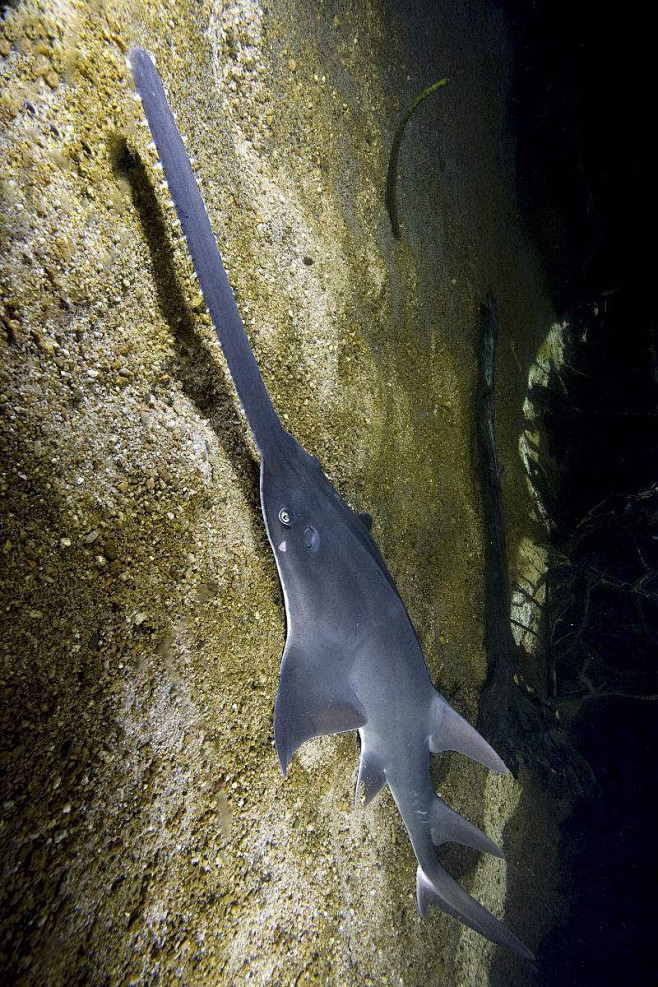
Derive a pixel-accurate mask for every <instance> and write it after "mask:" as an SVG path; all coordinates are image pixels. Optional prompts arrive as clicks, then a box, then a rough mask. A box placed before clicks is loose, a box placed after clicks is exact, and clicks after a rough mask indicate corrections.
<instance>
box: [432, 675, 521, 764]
mask: <svg viewBox="0 0 658 987" xmlns="http://www.w3.org/2000/svg"><path fill="white" fill-rule="evenodd" d="M428 742H429V748H430V750H431V751H432V753H433V754H441V753H443V751H457V752H458V753H459V754H465V755H466V756H467V757H470V758H471V759H472V760H473V761H477V762H478V763H479V764H483V765H484V766H485V768H491V770H492V771H497V772H498V773H499V774H501V775H506V774H509V769H508V768H507V767H506V766H505V763H504V762H503V761H502V760H501V758H499V757H498V755H497V754H496V752H495V750H494V749H493V747H490V746H489V744H488V743H487V742H486V740H485V739H484V737H481V736H480V734H479V733H478V732H477V730H475V729H474V727H472V726H471V725H470V723H468V721H467V720H465V719H464V717H463V716H460V715H459V713H457V712H456V711H455V710H454V709H453V708H452V706H450V705H449V704H448V703H447V702H446V701H445V699H444V698H443V696H440V695H439V693H438V692H437V693H436V694H435V696H434V702H433V703H432V712H431V714H430V729H429V736H428Z"/></svg>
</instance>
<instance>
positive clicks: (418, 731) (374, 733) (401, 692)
mask: <svg viewBox="0 0 658 987" xmlns="http://www.w3.org/2000/svg"><path fill="white" fill-rule="evenodd" d="M129 63H130V66H131V68H132V70H133V74H134V78H135V85H136V89H137V93H138V95H139V97H140V98H141V100H142V103H143V107H144V111H145V114H146V119H147V122H148V125H149V127H150V129H151V133H152V135H153V139H154V142H155V145H156V149H157V152H158V156H159V158H160V162H161V164H162V167H163V169H164V173H165V177H166V179H167V184H168V186H169V190H170V192H171V196H172V199H173V202H174V205H175V207H176V210H177V213H178V217H179V220H180V222H181V226H182V228H183V232H184V234H185V237H186V239H187V243H188V247H189V250H190V253H191V256H192V260H193V263H194V266H195V269H196V273H197V276H198V278H199V282H200V285H201V289H202V291H203V294H204V298H205V301H206V304H207V306H208V310H209V312H210V314H211V316H212V319H213V323H214V325H215V329H216V331H217V335H218V337H219V341H220V343H221V346H222V349H223V351H224V354H225V356H226V360H227V363H228V366H229V370H230V372H231V376H232V378H233V381H234V384H235V387H236V390H237V392H238V395H239V397H240V400H241V403H242V406H243V408H244V410H245V414H246V416H247V420H248V422H249V425H250V427H251V429H252V431H253V434H254V438H255V440H256V444H257V446H258V451H259V454H260V460H261V473H260V492H261V506H262V511H263V517H264V520H265V526H266V529H267V535H268V538H269V542H270V545H271V547H272V551H273V553H274V557H275V560H276V565H277V569H278V572H279V577H280V580H281V585H282V587H283V594H284V600H285V608H286V623H287V637H286V644H285V648H284V652H283V658H282V663H281V676H280V681H279V691H278V695H277V700H276V706H275V713H274V735H275V742H276V748H277V753H278V756H279V760H280V763H281V768H282V770H283V772H284V774H285V773H286V771H287V768H288V765H289V763H290V760H291V758H292V756H293V754H294V752H295V751H296V750H297V748H298V747H300V745H301V744H303V743H304V742H305V741H306V740H308V739H310V738H311V737H316V736H321V735H323V734H333V733H342V732H344V731H347V730H358V731H359V735H360V739H361V764H360V769H359V781H358V783H357V796H356V799H357V803H358V795H359V789H360V787H361V786H362V787H363V789H364V793H365V800H366V803H367V802H369V801H370V800H371V799H372V798H373V797H374V796H375V795H376V794H377V793H378V792H379V791H380V790H381V789H382V788H383V787H384V785H386V784H388V786H389V787H390V789H391V792H392V794H393V798H394V799H395V802H396V804H397V806H398V809H399V811H400V814H401V815H402V818H403V820H404V823H405V826H406V828H407V831H408V833H409V836H410V839H411V843H412V845H413V849H414V853H415V855H416V858H417V861H418V870H417V881H416V887H417V896H418V907H419V910H420V912H421V914H424V913H425V911H426V909H427V907H428V906H429V905H430V904H436V905H438V906H439V907H440V908H442V909H443V910H444V911H446V912H448V913H449V914H450V915H453V916H454V917H455V918H458V919H459V920H460V921H462V922H464V923H465V924H467V925H469V926H471V927H472V928H473V929H476V930H477V931H478V932H480V933H482V934H483V935H484V936H487V937H488V938H489V939H491V940H493V941H494V942H496V943H499V944H500V945H503V946H506V947H507V948H509V949H512V950H514V951H515V952H517V953H519V954H520V955H522V956H524V957H528V958H529V957H531V956H532V954H531V953H530V951H529V950H528V949H527V948H526V947H525V946H524V945H523V943H521V942H520V940H519V939H517V937H516V936H514V935H513V934H512V933H511V932H509V930H508V929H506V928H505V926H504V925H502V924H501V923H500V922H499V921H498V920H497V919H496V918H494V916H493V915H491V914H490V913H489V912H488V911H487V910H486V909H485V908H483V906H482V905H480V904H479V903H478V902H477V901H475V899H474V898H472V897H471V896H470V895H468V894H467V893H466V892H465V891H464V890H463V889H462V888H461V887H460V886H459V884H457V882H456V881H454V880H453V879H452V877H450V875H449V874H448V873H447V871H446V870H445V869H444V868H442V867H441V865H440V864H439V861H438V857H437V853H436V847H437V846H439V845H440V844H442V843H446V842H455V843H461V844H463V845H466V846H471V847H475V848H476V849H478V850H484V851H486V852H488V853H494V854H496V855H498V856H502V853H501V851H500V850H499V849H498V847H497V846H496V845H495V844H494V843H493V842H492V841H491V840H490V839H488V837H486V836H485V835H484V834H483V833H481V832H480V831H479V830H478V829H476V827H475V826H473V825H472V824H471V823H469V822H468V821H467V820H465V819H463V818H462V817H461V816H459V815H458V814H457V813H456V812H454V811H453V810H452V809H450V807H449V806H447V805H446V804H445V803H444V802H443V801H442V800H441V799H440V798H438V797H437V795H436V794H435V792H434V789H433V787H432V784H431V781H430V774H429V760H430V754H431V753H440V752H441V751H446V750H453V751H459V752H461V753H463V754H466V755H468V756H469V757H471V758H474V759H475V760H476V761H479V762H480V763H481V764H484V765H486V766H487V767H489V768H491V769H493V770H494V771H498V772H501V773H506V771H507V769H506V768H505V765H504V764H503V762H502V761H501V759H500V758H499V757H498V755H497V754H496V753H495V752H494V751H493V750H492V748H491V747H490V746H489V745H488V744H487V743H486V741H485V740H484V739H483V738H482V737H481V736H480V735H479V734H478V733H477V732H476V731H475V730H474V729H473V728H472V727H471V726H470V725H469V724H468V723H467V722H466V720H464V719H463V718H462V717H461V716H460V715H459V714H458V713H456V712H455V710H453V709H452V707H451V706H450V705H449V704H448V703H447V702H446V700H445V699H443V697H442V696H441V695H439V693H438V692H437V691H436V690H435V689H434V687H433V685H432V682H431V680H430V677H429V674H428V671H427V666H426V665H425V660H424V658H423V654H422V651H421V648H420V645H419V643H418V639H417V637H416V634H415V632H414V629H413V626H412V624H411V621H410V619H409V616H408V614H407V611H406V609H405V606H404V603H403V602H402V600H401V598H400V596H399V594H398V592H397V589H396V587H395V583H394V581H393V579H392V577H391V575H390V573H389V571H388V569H387V567H386V564H385V562H384V560H383V558H382V555H381V553H380V551H379V549H378V548H377V545H376V544H375V541H374V540H373V538H372V536H371V534H370V526H371V519H370V517H369V516H368V515H364V514H357V513H355V512H354V511H353V510H352V509H351V508H350V507H349V505H348V504H347V503H346V502H345V501H344V500H343V499H342V497H341V496H340V495H339V494H338V492H337V491H336V490H335V488H334V487H333V486H332V484H331V483H330V481H329V480H328V479H327V477H326V476H325V474H324V473H323V471H322V469H321V467H320V464H319V462H318V460H317V459H315V457H313V456H310V455H309V454H308V453H307V452H306V451H305V450H304V449H303V448H302V447H301V446H300V445H299V444H298V443H297V442H296V441H295V439H294V438H293V437H292V436H291V435H289V434H288V433H287V432H286V431H285V429H284V428H283V426H282V425H281V422H280V420H279V418H278V416H277V414H276V412H275V410H274V408H273V406H272V403H271V401H270V398H269V395H268V393H267V390H266V388H265V385H264V383H263V380H262V377H261V375H260V371H259V369H258V366H257V364H256V361H255V358H254V355H253V352H252V350H251V346H250V344H249V341H248V338H247V335H246V332H245V329H244V325H243V323H242V319H241V318H240V315H239V313H238V310H237V306H236V304H235V300H234V297H233V292H232V290H231V288H230V285H229V283H228V279H227V277H226V272H225V270H224V267H223V265H222V261H221V257H220V254H219V250H218V249H217V244H216V242H215V237H214V235H213V233H212V230H211V227H210V222H209V220H208V216H207V214H206V211H205V208H204V206H203V202H202V200H201V196H200V193H199V189H198V186H197V183H196V180H195V178H194V175H193V172H192V168H191V165H190V162H189V159H188V156H187V153H186V151H185V147H184V145H183V142H182V139H181V137H180V135H179V133H178V130H177V128H176V124H175V122H174V119H173V116H172V114H171V111H170V109H169V106H168V104H167V100H166V97H165V94H164V90H163V88H162V84H161V82H160V79H159V76H158V74H157V71H156V69H155V66H154V64H153V62H152V60H151V58H150V57H149V56H148V55H147V54H146V53H145V52H144V51H143V50H142V49H139V48H137V49H133V51H131V53H130V55H129Z"/></svg>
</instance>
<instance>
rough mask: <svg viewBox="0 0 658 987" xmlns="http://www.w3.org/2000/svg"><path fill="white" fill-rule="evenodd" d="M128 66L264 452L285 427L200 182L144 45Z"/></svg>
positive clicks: (208, 302) (244, 404)
mask: <svg viewBox="0 0 658 987" xmlns="http://www.w3.org/2000/svg"><path fill="white" fill-rule="evenodd" d="M128 64H129V65H130V68H131V69H132V72H133V76H134V79H135V88H136V90H137V93H138V95H139V97H140V99H141V101H142V105H143V108H144V113H145V115H146V120H147V123H148V125H149V128H150V131H151V134H152V136H153V141H154V143H155V147H156V150H157V152H158V157H159V159H160V163H161V164H162V168H163V171H164V175H165V178H166V179H167V185H168V186H169V192H170V194H171V198H172V200H173V203H174V206H175V207H176V212H177V213H178V219H179V220H180V224H181V227H182V229H183V233H184V234H185V239H186V240H187V245H188V248H189V251H190V254H191V257H192V263H193V264H194V269H195V271H196V274H197V277H198V279H199V284H200V286H201V291H202V292H203V297H204V299H205V302H206V305H207V307H208V311H209V312H210V316H211V318H212V321H213V324H214V326H215V331H216V332H217V336H218V338H219V342H220V344H221V347H222V350H223V351H224V355H225V357H226V361H227V363H228V367H229V370H230V372H231V377H232V378H233V383H234V384H235V388H236V390H237V392H238V396H239V398H240V401H241V403H242V407H243V408H244V410H245V414H246V416H247V420H248V422H249V426H250V428H251V430H252V432H253V434H254V438H255V440H256V444H257V446H258V448H259V451H260V452H261V454H262V453H263V451H265V450H267V448H268V447H269V446H271V445H272V444H273V443H274V442H276V441H277V440H280V439H281V436H282V435H283V434H285V433H284V429H283V426H282V425H281V422H280V420H279V418H278V415H277V413H276V411H275V410H274V407H273V405H272V402H271V400H270V397H269V394H268V393H267V389H266V387H265V384H264V383H263V378H262V377H261V374H260V370H259V369H258V365H257V363H256V360H255V358H254V354H253V352H252V349H251V345H250V343H249V339H248V337H247V333H246V331H245V328H244V324H243V322H242V319H241V318H240V313H239V312H238V308H237V305H236V303H235V298H234V296H233V290H232V289H231V286H230V284H229V282H228V278H227V276H226V271H225V270H224V265H223V263H222V258H221V255H220V252H219V249H218V247H217V243H216V240H215V236H214V233H213V231H212V229H211V226H210V220H209V219H208V215H207V213H206V210H205V207H204V204H203V200H202V198H201V193H200V192H199V186H198V185H197V182H196V179H195V177H194V173H193V171H192V166H191V164H190V160H189V158H188V156H187V151H186V150H185V145H184V144H183V140H182V138H181V136H180V134H179V132H178V129H177V127H176V123H175V121H174V117H173V114H172V112H171V110H170V108H169V104H168V102H167V97H166V95H165V92H164V89H163V87H162V82H161V81H160V77H159V75H158V73H157V70H156V68H155V65H154V63H153V61H152V59H151V57H150V55H148V54H147V53H146V52H145V51H144V50H143V49H142V48H133V49H132V50H131V51H130V53H129V55H128Z"/></svg>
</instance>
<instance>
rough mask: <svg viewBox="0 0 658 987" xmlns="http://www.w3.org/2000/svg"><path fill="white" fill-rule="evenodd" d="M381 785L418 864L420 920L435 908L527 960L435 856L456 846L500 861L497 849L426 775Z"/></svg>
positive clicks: (516, 941)
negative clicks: (388, 790) (441, 849)
mask: <svg viewBox="0 0 658 987" xmlns="http://www.w3.org/2000/svg"><path fill="white" fill-rule="evenodd" d="M387 781H388V783H389V785H390V788H391V792H392V794H393V798H394V799H395V801H396V804H397V806H398V808H399V810H400V814H401V816H402V818H403V820H404V823H405V826H406V827H407V832H408V833H409V838H410V840H411V844H412V846H413V849H414V853H415V855H416V860H417V861H418V871H417V875H416V892H417V901H418V911H419V912H420V914H421V915H423V916H424V915H425V914H426V912H427V909H428V908H429V907H430V905H436V906H437V907H438V908H440V909H441V910H442V911H444V912H446V913H447V914H448V915H451V916H452V917H453V918H456V919H458V920H459V921H460V922H463V923H464V924H465V925H468V926H469V927H470V928H472V929H475V931H476V932H479V933H480V934H481V935H483V936H485V937H486V938H487V939H490V940H491V941H492V942H495V943H498V945H500V946H504V947H505V948H507V949H510V950H512V952H514V953H517V954H518V955H519V956H523V957H524V958H526V959H532V958H533V957H532V953H531V952H530V950H529V949H528V948H527V947H526V946H525V945H524V944H523V943H522V942H521V940H520V939H518V938H517V936H515V935H514V933H512V932H510V931H509V929H507V928H506V927H505V926H504V925H503V924H502V922H499V921H498V919H497V918H495V916H493V915H492V914H491V912H489V911H487V909H486V908H485V907H484V906H483V905H481V904H480V903H479V902H478V901H476V900H475V898H472V897H471V895H469V894H468V892H466V891H464V889H463V888H462V887H460V886H459V884H458V883H457V882H456V881H455V880H454V878H452V877H451V876H450V874H448V872H447V871H446V870H445V869H444V868H443V867H442V866H441V864H440V863H439V858H438V855H437V851H436V848H437V847H438V846H441V845H442V844H444V843H459V844H461V845H462V846H468V847H472V848H473V849H475V850H480V851H482V852H484V853H490V854H493V855H494V856H496V857H503V856H504V854H503V852H502V850H501V849H500V847H498V846H497V845H496V844H495V843H494V842H493V840H490V839H489V837H488V836H486V835H485V834H484V833H482V832H481V831H480V830H479V829H478V828H477V827H476V826H474V825H473V824H472V823H470V822H469V821H468V820H467V819H464V818H463V817H462V816H460V815H459V813H457V812H455V811H454V809H451V808H450V806H448V805H446V803H445V802H443V800H442V799H440V798H438V796H437V795H436V794H435V792H434V789H433V788H432V785H431V782H430V778H429V772H428V773H427V774H421V773H418V774H417V775H416V776H415V777H414V778H412V777H406V778H404V780H402V778H401V777H400V778H395V777H390V778H389V777H388V776H387Z"/></svg>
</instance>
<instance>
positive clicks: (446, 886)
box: [416, 863, 534, 960]
mask: <svg viewBox="0 0 658 987" xmlns="http://www.w3.org/2000/svg"><path fill="white" fill-rule="evenodd" d="M416 895H417V899H418V911H419V912H420V914H421V915H425V913H426V912H427V909H428V908H429V906H430V905H437V906H438V907H439V908H440V909H441V910H442V911H444V912H447V913H448V915H452V916H453V918H456V919H459V921H460V922H463V923H464V924H465V925H468V926H470V928H471V929H475V931H476V932H479V933H480V934H481V935H483V936H486V938H487V939H490V940H491V941H492V942H495V943H498V945H499V946H504V947H505V948H506V949H510V950H511V951H512V952H513V953H517V954H518V955H519V956H522V957H523V958H524V959H526V960H533V959H534V956H533V954H532V953H531V952H530V950H529V949H528V947H527V946H525V945H524V944H523V943H522V942H521V940H520V939H518V938H517V937H516V936H515V935H514V933H513V932H510V931H509V929H506V928H505V926H504V925H503V924H502V922H499V921H498V919H497V918H494V916H493V915H492V914H491V912H488V911H487V909H486V908H484V907H483V906H482V905H481V904H480V903H479V902H477V901H476V900H475V898H472V897H471V896H470V894H468V893H467V892H466V891H464V889H463V888H461V887H460V886H459V885H458V884H457V882H456V881H455V880H453V878H452V877H450V875H449V874H448V872H447V871H445V870H444V869H443V867H441V866H440V865H439V864H438V863H437V864H436V865H435V867H434V868H433V870H432V875H431V877H430V876H429V875H428V874H426V873H425V871H424V870H423V869H422V868H421V867H420V866H419V867H418V870H417V872H416Z"/></svg>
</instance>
